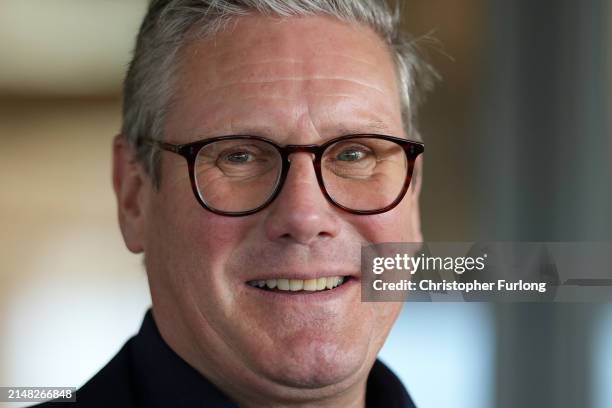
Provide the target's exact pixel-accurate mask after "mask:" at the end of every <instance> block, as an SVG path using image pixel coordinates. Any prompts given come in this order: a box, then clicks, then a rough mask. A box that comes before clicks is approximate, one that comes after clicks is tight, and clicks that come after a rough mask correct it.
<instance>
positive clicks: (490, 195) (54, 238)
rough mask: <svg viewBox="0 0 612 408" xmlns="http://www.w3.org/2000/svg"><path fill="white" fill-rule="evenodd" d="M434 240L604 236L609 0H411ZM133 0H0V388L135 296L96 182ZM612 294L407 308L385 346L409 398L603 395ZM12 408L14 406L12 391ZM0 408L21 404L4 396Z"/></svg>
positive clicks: (61, 365) (135, 303)
mask: <svg viewBox="0 0 612 408" xmlns="http://www.w3.org/2000/svg"><path fill="white" fill-rule="evenodd" d="M402 3H403V6H404V14H403V16H404V20H405V23H406V27H407V29H408V30H409V31H410V32H412V33H413V34H415V35H416V36H419V35H423V34H427V33H432V34H433V36H435V37H436V38H438V39H439V40H440V44H442V46H437V47H430V48H429V49H426V50H425V53H426V54H427V56H428V58H429V60H430V61H431V62H432V63H433V64H434V66H435V67H436V68H437V69H438V71H439V72H440V74H441V76H442V77H443V81H442V82H440V83H439V84H438V86H437V88H436V90H435V92H434V93H432V94H431V95H430V97H429V100H428V102H427V104H426V105H425V107H424V108H423V109H422V113H421V119H420V121H421V128H422V133H423V135H424V138H425V142H426V146H427V149H426V156H425V157H426V160H425V184H424V189H423V198H422V214H423V230H424V235H425V239H427V240H430V241H475V240H522V241H610V240H612V216H611V209H612V191H611V185H612V183H611V179H612V164H611V161H612V160H611V158H612V136H611V135H610V126H611V125H612V123H610V116H612V115H610V102H611V101H612V81H611V78H612V68H611V67H612V64H611V62H612V61H611V59H610V54H611V53H610V52H609V51H610V50H611V49H612V28H611V27H612V24H610V23H612V4H611V3H610V2H609V1H608V0H583V1H577V0H540V1H537V2H536V1H530V0H461V1H456V0H406V1H403V2H402ZM145 9H146V1H145V0H129V1H128V0H104V1H100V0H96V1H94V0H0V146H1V147H0V186H2V189H0V224H1V227H0V386H77V387H78V386H80V385H82V384H83V383H84V382H85V381H86V380H87V379H88V378H90V377H91V376H92V375H94V374H95V373H96V372H97V371H98V370H99V369H100V368H101V367H102V366H103V365H104V364H105V363H106V362H107V361H108V360H109V359H110V358H111V357H112V356H113V355H114V354H115V353H116V352H117V351H118V350H119V348H120V347H121V346H122V345H123V343H124V342H125V341H126V340H127V339H128V338H129V337H130V336H131V335H133V334H134V333H135V332H136V331H137V330H138V328H139V325H140V323H141V320H142V317H143V315H144V312H145V310H146V309H147V308H148V306H149V304H150V298H149V294H148V288H147V282H146V276H145V272H144V270H143V268H142V265H141V259H140V258H139V257H138V256H134V255H132V254H130V253H129V252H128V251H127V250H126V249H125V247H124V245H123V242H122V239H121V235H120V232H119V229H118V227H117V222H116V209H115V203H114V196H113V193H112V188H111V182H110V165H111V155H110V154H111V140H112V137H113V136H114V135H115V134H116V133H117V131H118V129H119V128H120V120H121V118H120V109H121V104H120V93H121V81H122V78H123V75H124V72H125V70H126V66H127V63H128V61H129V58H130V52H131V49H132V47H133V43H134V38H135V34H136V32H137V29H138V26H139V23H140V20H141V18H142V16H143V15H144V12H145ZM610 345H612V305H601V304H600V305H597V304H557V305H554V304H548V305H545V304H537V305H536V304H515V305H492V304H481V303H473V304H466V303H410V304H407V305H406V307H405V308H404V311H403V313H402V315H401V316H400V319H399V321H398V324H397V325H396V326H395V328H394V329H393V332H392V334H391V336H390V338H389V340H388V342H387V344H386V346H385V348H384V349H383V351H382V353H381V356H382V358H383V360H385V361H386V362H387V363H388V364H389V365H390V366H391V367H392V368H393V369H394V370H395V371H396V372H397V373H398V374H399V375H400V376H401V377H402V378H403V380H404V382H405V383H406V384H407V386H408V388H409V390H410V392H411V393H412V395H413V397H414V399H415V401H416V403H417V405H418V406H419V407H421V408H429V407H435V408H445V407H449V408H450V407H453V408H458V407H459V408H463V407H465V408H481V407H482V408H485V407H503V408H506V407H508V408H510V407H597V408H604V407H611V406H612V387H610V384H612V347H611V346H610ZM22 405H23V404H22ZM0 406H19V405H18V404H11V405H9V404H4V405H2V404H0Z"/></svg>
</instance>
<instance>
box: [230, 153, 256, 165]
mask: <svg viewBox="0 0 612 408" xmlns="http://www.w3.org/2000/svg"><path fill="white" fill-rule="evenodd" d="M224 160H225V161H228V162H230V163H247V162H250V161H253V160H254V158H253V155H252V154H251V153H249V152H235V153H230V154H227V155H225V157H224Z"/></svg>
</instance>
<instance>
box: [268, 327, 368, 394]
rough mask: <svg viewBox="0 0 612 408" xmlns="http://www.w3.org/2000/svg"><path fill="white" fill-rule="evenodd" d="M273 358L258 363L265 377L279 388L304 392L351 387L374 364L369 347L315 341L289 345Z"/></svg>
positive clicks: (277, 351)
mask: <svg viewBox="0 0 612 408" xmlns="http://www.w3.org/2000/svg"><path fill="white" fill-rule="evenodd" d="M271 354H272V355H271V356H268V357H267V358H266V357H265V356H264V355H260V358H259V361H258V363H259V365H261V366H262V371H263V372H264V374H265V375H266V376H267V377H268V378H269V379H271V380H272V381H274V382H276V383H278V384H282V385H285V386H287V387H291V388H301V389H320V388H325V387H333V388H336V387H334V386H342V385H343V384H345V385H346V386H350V385H351V384H352V381H351V378H358V376H357V375H356V374H357V373H358V372H360V371H361V370H362V368H363V367H364V366H369V364H367V363H372V362H369V361H368V362H366V358H367V357H368V355H369V353H368V352H367V346H366V345H356V344H350V343H349V344H348V345H345V344H340V343H338V342H332V341H329V340H323V339H314V340H313V339H312V338H310V339H307V338H300V339H296V340H295V341H291V342H288V343H287V344H286V347H284V348H282V349H281V350H275V351H274V352H273V353H271ZM261 357H264V358H261Z"/></svg>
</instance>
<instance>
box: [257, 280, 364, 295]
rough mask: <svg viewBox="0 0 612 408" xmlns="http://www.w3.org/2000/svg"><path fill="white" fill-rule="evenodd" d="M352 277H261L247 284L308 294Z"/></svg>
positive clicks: (328, 287)
mask: <svg viewBox="0 0 612 408" xmlns="http://www.w3.org/2000/svg"><path fill="white" fill-rule="evenodd" d="M351 279H352V278H351V277H350V276H327V277H321V278H315V279H284V278H280V279H259V280H251V281H248V282H247V285H249V286H252V287H254V288H257V289H261V290H264V291H269V292H282V293H290V292H297V293H302V294H306V293H317V292H324V291H330V290H334V289H336V288H338V287H339V286H342V285H345V284H346V283H347V282H348V281H349V280H351Z"/></svg>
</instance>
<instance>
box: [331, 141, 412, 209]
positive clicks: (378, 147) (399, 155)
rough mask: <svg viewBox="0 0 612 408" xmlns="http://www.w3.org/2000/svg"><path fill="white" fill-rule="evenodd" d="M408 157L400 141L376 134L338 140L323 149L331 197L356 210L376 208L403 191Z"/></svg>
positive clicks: (386, 204) (384, 204) (394, 198)
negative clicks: (373, 136) (375, 136)
mask: <svg viewBox="0 0 612 408" xmlns="http://www.w3.org/2000/svg"><path fill="white" fill-rule="evenodd" d="M407 171H408V160H407V158H406V154H405V152H404V149H403V148H402V146H400V145H399V144H397V143H395V142H392V141H388V140H384V139H377V138H367V137H365V138H364V137H360V138H352V139H344V140H341V141H338V142H337V143H334V144H332V145H331V146H329V147H328V148H327V149H326V150H325V152H324V153H323V158H322V160H321V173H322V176H323V184H325V189H326V190H327V193H328V194H329V195H330V197H331V198H332V199H333V200H334V201H335V202H336V203H338V204H340V205H342V206H344V207H347V208H350V209H352V210H357V211H374V210H379V209H382V208H385V207H387V206H388V205H390V204H392V203H393V202H394V201H395V200H396V199H398V198H399V196H400V195H401V194H402V190H403V187H404V182H405V180H406V172H407Z"/></svg>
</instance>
